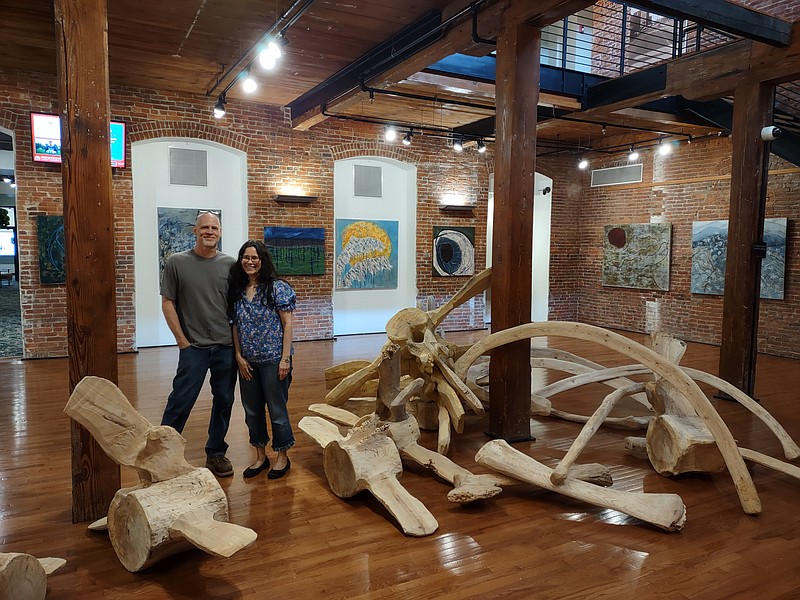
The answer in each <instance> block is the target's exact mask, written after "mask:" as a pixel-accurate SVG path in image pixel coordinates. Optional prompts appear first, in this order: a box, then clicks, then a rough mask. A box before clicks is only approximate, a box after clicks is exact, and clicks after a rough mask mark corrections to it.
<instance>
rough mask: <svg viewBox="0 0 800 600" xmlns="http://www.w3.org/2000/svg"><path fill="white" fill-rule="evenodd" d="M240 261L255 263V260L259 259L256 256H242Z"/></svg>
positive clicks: (259, 260)
mask: <svg viewBox="0 0 800 600" xmlns="http://www.w3.org/2000/svg"><path fill="white" fill-rule="evenodd" d="M242 262H254V263H256V262H261V259H260V258H258V257H257V256H243V257H242Z"/></svg>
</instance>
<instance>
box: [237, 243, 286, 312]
mask: <svg viewBox="0 0 800 600" xmlns="http://www.w3.org/2000/svg"><path fill="white" fill-rule="evenodd" d="M248 248H255V249H256V253H257V254H258V258H259V259H260V260H261V270H260V271H259V272H258V284H259V288H260V291H259V295H260V297H261V303H262V304H263V305H264V306H268V307H269V308H275V297H274V295H273V286H274V283H275V280H276V279H278V271H277V270H276V269H275V263H273V262H272V257H271V256H270V254H269V250H267V246H266V245H265V244H264V242H261V241H259V240H247V241H246V242H245V243H244V244H242V247H241V248H239V256H238V257H237V258H236V262H235V263H234V265H233V266H232V267H231V272H230V276H229V277H228V318H230V319H233V317H234V313H235V309H234V306H235V304H236V301H237V300H238V299H239V298H240V297H241V296H242V294H243V293H244V291H245V289H246V288H247V284H248V283H250V278H249V277H248V276H247V273H245V272H244V269H243V268H242V257H243V256H244V251H245V250H247V249H248Z"/></svg>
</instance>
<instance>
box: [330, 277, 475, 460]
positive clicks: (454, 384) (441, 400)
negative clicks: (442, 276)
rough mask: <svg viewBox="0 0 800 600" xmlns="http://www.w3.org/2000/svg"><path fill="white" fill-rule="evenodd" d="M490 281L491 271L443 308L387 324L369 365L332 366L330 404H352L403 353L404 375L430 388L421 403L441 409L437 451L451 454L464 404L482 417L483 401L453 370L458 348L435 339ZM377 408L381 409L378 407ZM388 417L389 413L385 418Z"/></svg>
mask: <svg viewBox="0 0 800 600" xmlns="http://www.w3.org/2000/svg"><path fill="white" fill-rule="evenodd" d="M490 283H491V269H487V270H485V271H483V272H481V273H479V274H478V275H475V276H474V277H472V278H471V279H470V280H469V281H468V282H467V283H466V284H465V285H464V286H463V287H462V288H461V290H459V291H458V292H457V293H456V294H455V295H454V296H453V297H452V298H451V299H450V300H449V301H448V302H446V303H445V304H443V305H442V306H440V307H439V308H438V309H435V310H430V311H427V312H426V311H423V310H420V309H418V308H405V309H403V310H401V311H399V312H398V313H397V314H395V315H394V316H393V317H392V318H391V319H389V322H388V323H387V324H386V334H387V337H388V338H389V339H388V341H387V342H386V344H385V345H384V346H383V348H382V349H381V352H380V353H379V355H378V356H377V357H376V358H375V360H373V361H372V362H370V363H367V364H364V363H363V362H357V361H350V362H349V363H346V364H345V365H340V366H337V367H332V368H331V369H328V370H327V371H326V382H327V383H328V384H329V385H332V384H333V383H334V382H336V381H338V383H336V385H334V387H333V389H331V390H330V391H329V392H328V394H327V396H326V397H325V401H326V402H327V403H328V404H330V405H332V406H342V405H344V403H345V402H347V400H349V399H350V398H353V397H354V396H356V395H358V394H360V393H364V392H365V391H366V390H367V389H368V385H369V383H370V381H371V380H374V379H375V378H376V377H377V375H378V370H379V368H380V366H381V364H382V363H383V362H384V360H386V359H387V358H389V356H390V355H391V354H393V353H394V352H396V351H397V350H399V351H400V352H401V353H402V355H401V364H402V367H403V369H402V370H403V372H404V373H406V374H410V375H411V377H412V378H419V377H421V378H423V379H424V380H425V382H426V383H428V384H431V385H426V386H424V388H423V392H422V393H421V394H419V396H420V401H421V402H426V401H427V402H435V403H436V404H437V406H438V407H439V409H438V411H436V412H435V413H434V414H436V417H437V422H436V425H437V427H438V431H439V441H438V445H437V450H438V452H439V453H441V454H446V453H447V451H448V448H449V444H450V427H452V428H453V429H454V430H455V431H456V432H459V433H460V432H461V431H463V423H464V406H463V404H462V403H464V404H466V405H467V406H468V407H469V408H470V409H472V410H473V411H474V412H476V413H477V414H483V413H484V408H483V404H482V403H481V401H480V400H479V399H478V398H477V397H476V396H475V394H474V393H473V392H472V390H471V389H470V388H469V386H467V385H466V383H464V380H463V379H462V378H460V377H457V376H456V374H455V373H454V372H453V369H452V365H453V360H454V358H455V357H456V352H457V350H456V348H455V347H454V346H452V345H451V344H449V343H448V342H447V341H446V340H444V339H443V338H442V337H441V336H438V335H436V333H435V329H436V327H437V326H438V325H439V324H440V323H441V322H442V321H443V320H444V319H445V317H446V316H447V315H448V314H449V313H450V312H451V311H452V310H453V309H454V308H456V307H458V306H460V305H461V304H463V303H464V302H466V301H467V300H469V299H470V298H471V297H473V296H474V295H475V294H478V293H480V292H483V291H484V290H485V289H487V288H488V287H489V285H490ZM376 410H381V409H380V407H379V406H377V405H376ZM421 412H423V413H424V414H425V417H424V418H423V425H426V426H431V425H433V424H434V423H432V422H431V421H432V419H430V416H431V414H432V413H431V410H430V407H426V408H423V409H422V411H421ZM381 416H384V415H381Z"/></svg>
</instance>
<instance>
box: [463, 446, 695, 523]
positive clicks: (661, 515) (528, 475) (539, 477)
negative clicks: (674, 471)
mask: <svg viewBox="0 0 800 600" xmlns="http://www.w3.org/2000/svg"><path fill="white" fill-rule="evenodd" d="M475 460H476V461H477V462H478V464H481V465H485V466H487V467H491V468H492V469H495V470H497V471H500V472H501V473H504V474H506V475H508V476H510V477H514V478H516V479H519V480H520V481H525V482H527V483H531V484H533V485H536V486H538V487H541V488H545V489H548V490H552V491H554V492H558V493H559V494H564V495H565V496H569V497H570V498H577V499H578V500H583V501H584V502H588V503H589V504H594V505H595V506H602V507H605V508H611V509H614V510H618V511H620V512H623V513H625V514H627V515H631V516H632V517H636V518H637V519H641V520H642V521H647V522H648V523H652V524H653V525H656V526H658V527H661V528H662V529H666V530H667V531H677V530H679V529H681V528H682V527H683V524H684V523H685V521H686V507H685V506H684V505H683V500H681V497H680V496H678V495H677V494H635V493H632V492H623V491H620V490H614V489H609V488H602V487H598V486H596V485H592V484H590V483H585V482H583V481H579V480H577V479H574V478H572V477H567V478H566V479H565V480H564V481H563V482H562V483H561V484H560V485H554V484H553V483H552V482H551V481H550V477H551V476H552V474H553V470H552V469H550V468H548V467H546V466H545V465H543V464H542V463H540V462H538V461H536V460H534V459H533V458H531V457H529V456H527V455H525V454H523V453H522V452H519V451H518V450H515V449H514V448H512V447H511V446H509V445H508V444H507V443H506V442H505V441H503V440H493V441H491V442H487V443H486V444H485V445H484V446H483V447H482V448H481V449H480V450H478V453H477V454H476V455H475Z"/></svg>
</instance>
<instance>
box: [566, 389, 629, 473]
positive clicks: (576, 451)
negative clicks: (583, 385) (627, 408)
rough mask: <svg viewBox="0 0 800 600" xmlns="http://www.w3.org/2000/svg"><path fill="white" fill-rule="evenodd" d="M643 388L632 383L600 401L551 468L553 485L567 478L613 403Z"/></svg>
mask: <svg viewBox="0 0 800 600" xmlns="http://www.w3.org/2000/svg"><path fill="white" fill-rule="evenodd" d="M643 389H644V384H643V383H634V384H631V385H629V386H628V387H623V388H619V389H618V390H614V391H613V392H611V393H610V394H609V395H608V396H606V397H605V398H604V399H603V401H602V402H601V403H600V406H599V407H598V408H597V410H596V411H594V414H592V416H591V417H589V420H588V421H587V422H586V425H584V426H583V428H582V429H581V432H580V433H579V434H578V437H576V438H575V441H574V442H572V446H570V448H569V450H568V451H567V453H566V455H565V456H564V458H562V459H561V462H559V463H558V466H557V467H556V468H555V469H554V470H553V473H552V474H551V475H550V481H552V482H553V483H554V484H555V485H561V484H562V483H564V481H565V480H566V479H567V475H569V468H570V467H571V466H572V464H573V463H574V462H575V461H576V460H577V459H578V456H580V453H581V452H583V449H584V448H585V447H586V444H587V443H589V440H590V439H592V436H593V435H594V434H595V433H597V430H598V428H599V427H600V425H602V424H603V421H604V420H605V419H606V417H608V414H609V413H610V412H611V409H613V408H614V405H615V404H616V403H617V402H618V401H619V400H620V399H621V398H624V397H625V396H628V395H630V394H634V393H637V392H641V391H642V390H643Z"/></svg>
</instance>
